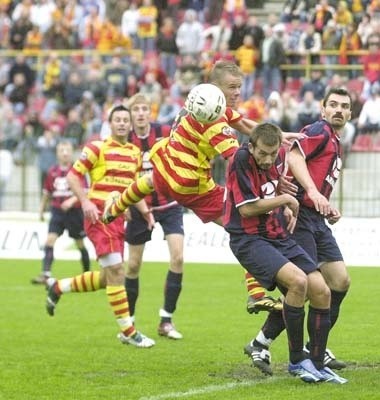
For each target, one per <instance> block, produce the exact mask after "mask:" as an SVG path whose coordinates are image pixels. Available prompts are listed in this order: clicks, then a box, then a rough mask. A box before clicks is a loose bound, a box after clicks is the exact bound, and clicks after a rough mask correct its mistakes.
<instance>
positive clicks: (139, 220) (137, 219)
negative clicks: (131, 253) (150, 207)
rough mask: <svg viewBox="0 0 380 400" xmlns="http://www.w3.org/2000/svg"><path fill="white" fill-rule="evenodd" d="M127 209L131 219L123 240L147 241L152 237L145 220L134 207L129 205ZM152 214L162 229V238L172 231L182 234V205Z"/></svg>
mask: <svg viewBox="0 0 380 400" xmlns="http://www.w3.org/2000/svg"><path fill="white" fill-rule="evenodd" d="M129 209H130V211H131V216H132V219H131V221H128V223H127V228H126V231H125V241H126V242H127V243H128V244H132V245H139V244H144V243H146V242H149V241H150V240H151V239H152V231H150V230H149V229H148V224H147V222H146V221H145V219H144V218H143V217H142V215H141V214H140V213H139V212H138V211H137V210H136V208H135V207H130V208H129ZM153 215H154V219H155V220H156V222H158V223H159V224H160V225H161V227H162V230H163V231H164V238H165V237H166V235H169V234H172V233H178V234H180V235H183V234H184V230H183V207H182V206H174V207H170V208H168V209H166V210H163V211H154V212H153Z"/></svg>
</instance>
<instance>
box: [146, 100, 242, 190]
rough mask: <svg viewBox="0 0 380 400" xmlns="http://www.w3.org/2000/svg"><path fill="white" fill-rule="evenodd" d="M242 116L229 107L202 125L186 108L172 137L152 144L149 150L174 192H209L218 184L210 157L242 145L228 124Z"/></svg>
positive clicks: (234, 149) (178, 119)
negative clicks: (222, 113) (212, 171)
mask: <svg viewBox="0 0 380 400" xmlns="http://www.w3.org/2000/svg"><path fill="white" fill-rule="evenodd" d="M241 118H242V115H241V114H239V113H238V112H236V111H234V110H232V109H231V108H227V110H226V112H225V114H224V116H223V117H222V118H220V119H219V120H218V121H216V122H214V123H213V124H207V125H203V124H201V123H199V122H197V121H195V120H194V119H193V118H191V116H190V115H189V114H188V113H187V112H186V110H184V109H183V110H182V111H181V112H180V113H179V115H178V117H177V119H176V121H175V122H174V124H173V126H172V130H171V132H170V136H169V138H164V139H162V140H160V141H159V142H157V143H156V144H155V145H154V146H153V148H152V150H151V152H150V157H151V161H152V164H153V165H154V166H155V168H157V170H158V172H159V173H160V175H162V177H163V178H164V179H165V181H166V182H167V184H168V185H169V186H170V187H171V188H172V189H173V190H174V191H175V192H177V193H180V194H203V193H207V192H208V191H210V190H212V189H213V188H214V187H215V182H214V180H213V179H212V176H211V165H210V161H211V160H212V159H213V158H215V157H216V156H217V155H219V154H220V155H222V156H223V157H224V158H228V157H230V156H231V155H232V154H233V153H234V152H235V151H236V149H237V148H238V147H239V143H238V141H237V139H236V136H235V134H234V132H233V130H232V129H231V128H230V126H229V124H230V123H233V122H237V121H239V120H240V119H241Z"/></svg>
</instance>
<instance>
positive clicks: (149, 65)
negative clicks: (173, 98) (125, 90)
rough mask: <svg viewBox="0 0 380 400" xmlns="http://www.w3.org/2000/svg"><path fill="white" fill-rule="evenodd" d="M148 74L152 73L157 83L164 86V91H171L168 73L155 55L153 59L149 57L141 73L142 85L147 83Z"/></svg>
mask: <svg viewBox="0 0 380 400" xmlns="http://www.w3.org/2000/svg"><path fill="white" fill-rule="evenodd" d="M148 73H152V74H153V75H154V76H155V78H156V80H157V82H158V83H159V84H160V85H161V86H162V88H163V89H165V90H166V89H169V86H170V85H169V81H168V77H167V73H166V71H165V70H164V69H162V67H161V65H160V60H159V58H158V57H157V56H156V55H153V56H151V57H149V58H148V59H147V60H146V62H145V66H144V69H143V71H142V73H141V77H140V78H141V79H140V80H141V84H143V83H145V80H146V78H145V77H146V74H148Z"/></svg>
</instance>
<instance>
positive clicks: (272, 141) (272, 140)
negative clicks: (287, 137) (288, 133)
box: [249, 122, 282, 147]
mask: <svg viewBox="0 0 380 400" xmlns="http://www.w3.org/2000/svg"><path fill="white" fill-rule="evenodd" d="M259 139H260V140H261V142H262V143H263V144H264V145H265V146H275V145H278V146H281V142H282V131H281V129H280V128H279V127H278V126H277V125H275V124H271V123H270V122H263V123H262V124H258V125H256V126H255V128H253V131H252V132H251V133H250V135H249V142H250V143H251V144H252V146H253V147H256V145H257V142H258V140H259Z"/></svg>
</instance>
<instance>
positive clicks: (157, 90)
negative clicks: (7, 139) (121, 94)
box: [140, 72, 163, 119]
mask: <svg viewBox="0 0 380 400" xmlns="http://www.w3.org/2000/svg"><path fill="white" fill-rule="evenodd" d="M162 89H163V88H162V86H161V84H160V83H159V82H158V81H157V78H156V75H155V74H154V73H153V72H147V73H146V74H145V80H144V82H143V83H142V84H141V85H140V93H142V94H144V95H145V96H146V97H147V98H148V99H149V101H150V102H151V107H152V117H154V119H156V117H157V112H158V108H159V106H160V103H161V100H162Z"/></svg>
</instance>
